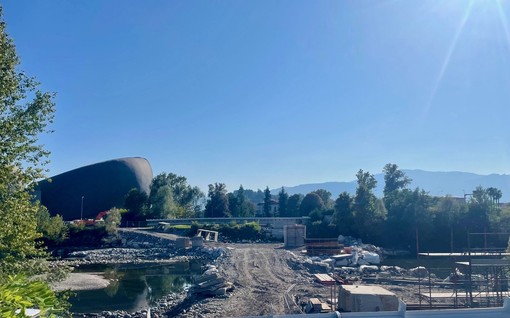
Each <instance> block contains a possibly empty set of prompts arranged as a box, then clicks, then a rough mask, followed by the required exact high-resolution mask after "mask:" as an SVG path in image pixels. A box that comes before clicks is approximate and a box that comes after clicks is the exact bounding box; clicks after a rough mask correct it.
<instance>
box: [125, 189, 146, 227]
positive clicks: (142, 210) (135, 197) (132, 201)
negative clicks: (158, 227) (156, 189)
mask: <svg viewBox="0 0 510 318" xmlns="http://www.w3.org/2000/svg"><path fill="white" fill-rule="evenodd" d="M148 201H149V197H148V196H147V194H146V193H145V192H140V191H139V190H138V189H136V188H133V189H131V190H129V192H128V193H127V194H126V196H125V198H124V208H126V209H127V210H128V212H127V213H125V214H124V215H123V219H124V221H140V220H145V219H146V218H147V213H148V207H147V202H148Z"/></svg>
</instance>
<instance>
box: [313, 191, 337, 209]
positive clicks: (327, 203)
mask: <svg viewBox="0 0 510 318" xmlns="http://www.w3.org/2000/svg"><path fill="white" fill-rule="evenodd" d="M312 192H313V193H315V194H317V195H318V196H320V197H321V199H322V202H323V203H324V207H325V208H326V209H331V208H333V205H334V202H333V200H331V192H329V191H328V190H325V189H317V190H315V191H312Z"/></svg>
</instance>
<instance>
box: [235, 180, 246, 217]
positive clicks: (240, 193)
mask: <svg viewBox="0 0 510 318" xmlns="http://www.w3.org/2000/svg"><path fill="white" fill-rule="evenodd" d="M236 199H237V200H236V201H237V204H238V205H239V216H246V215H247V211H246V197H245V196H244V188H243V185H242V184H241V185H240V186H239V189H238V190H237V194H236Z"/></svg>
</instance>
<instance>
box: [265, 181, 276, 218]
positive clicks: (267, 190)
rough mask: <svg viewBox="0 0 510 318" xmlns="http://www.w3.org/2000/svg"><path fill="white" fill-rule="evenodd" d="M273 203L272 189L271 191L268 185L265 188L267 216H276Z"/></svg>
mask: <svg viewBox="0 0 510 318" xmlns="http://www.w3.org/2000/svg"><path fill="white" fill-rule="evenodd" d="M271 203H272V198H271V191H269V187H266V189H265V190H264V207H263V209H264V210H263V211H264V216H266V217H270V216H274V215H273V213H272V212H271Z"/></svg>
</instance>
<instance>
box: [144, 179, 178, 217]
mask: <svg viewBox="0 0 510 318" xmlns="http://www.w3.org/2000/svg"><path fill="white" fill-rule="evenodd" d="M151 197H152V198H151V206H150V213H149V214H150V217H152V218H156V219H175V218H176V217H177V214H178V213H179V211H178V205H177V204H176V203H175V200H174V198H173V194H172V189H171V188H170V187H169V186H167V185H166V186H162V187H159V188H158V189H157V190H156V192H155V193H153V194H152V195H151Z"/></svg>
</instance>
